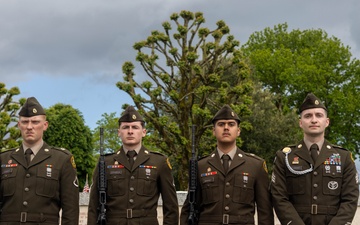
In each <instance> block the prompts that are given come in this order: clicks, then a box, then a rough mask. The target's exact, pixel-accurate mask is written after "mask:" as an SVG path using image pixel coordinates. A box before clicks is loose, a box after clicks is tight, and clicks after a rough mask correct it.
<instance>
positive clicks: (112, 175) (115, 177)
mask: <svg viewBox="0 0 360 225" xmlns="http://www.w3.org/2000/svg"><path fill="white" fill-rule="evenodd" d="M107 185H108V188H107V195H109V196H121V195H125V192H126V187H127V186H128V184H127V183H125V169H124V168H117V169H111V170H110V171H109V172H108V174H107Z"/></svg>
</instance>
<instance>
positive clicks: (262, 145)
mask: <svg viewBox="0 0 360 225" xmlns="http://www.w3.org/2000/svg"><path fill="white" fill-rule="evenodd" d="M274 102H275V97H274V95H273V94H272V93H270V92H269V91H268V90H264V89H263V88H262V87H261V85H260V84H259V83H258V84H256V85H255V89H254V92H253V104H252V105H251V106H250V108H251V111H252V112H253V113H252V114H251V115H249V116H246V117H244V118H243V119H244V120H247V121H248V122H249V123H250V124H251V126H249V127H247V129H242V130H241V134H240V135H241V138H242V140H243V145H242V149H243V150H244V151H246V152H251V153H254V154H256V155H258V156H261V157H262V158H264V159H265V161H266V162H267V165H268V169H269V174H271V172H272V162H273V160H274V157H275V152H276V151H277V150H280V149H282V148H283V147H285V145H287V144H295V143H296V142H297V141H298V140H300V138H301V137H302V132H301V130H300V128H299V120H298V116H297V112H296V110H292V111H291V112H289V113H287V114H283V113H282V112H280V111H279V110H278V109H277V108H276V106H275V104H274Z"/></svg>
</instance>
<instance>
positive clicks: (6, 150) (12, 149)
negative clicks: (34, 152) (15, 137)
mask: <svg viewBox="0 0 360 225" xmlns="http://www.w3.org/2000/svg"><path fill="white" fill-rule="evenodd" d="M18 148H19V147H17V148H10V149H4V150H1V151H0V154H2V153H5V152H10V151H14V150H16V149H18Z"/></svg>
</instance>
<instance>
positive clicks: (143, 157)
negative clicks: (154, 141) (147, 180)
mask: <svg viewBox="0 0 360 225" xmlns="http://www.w3.org/2000/svg"><path fill="white" fill-rule="evenodd" d="M149 154H150V153H149V151H148V150H146V149H145V147H141V149H140V151H139V154H138V155H137V156H136V160H135V162H134V166H133V168H132V170H135V169H136V168H137V167H139V166H140V165H141V164H143V163H144V162H146V161H147V160H149V158H150V155H149Z"/></svg>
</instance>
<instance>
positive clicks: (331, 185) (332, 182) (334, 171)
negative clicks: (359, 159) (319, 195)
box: [322, 165, 343, 195]
mask: <svg viewBox="0 0 360 225" xmlns="http://www.w3.org/2000/svg"><path fill="white" fill-rule="evenodd" d="M342 169H343V168H342V167H341V166H340V165H324V167H323V173H322V175H323V180H322V181H323V185H322V186H323V194H324V195H339V194H340V191H341V186H342Z"/></svg>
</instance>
